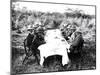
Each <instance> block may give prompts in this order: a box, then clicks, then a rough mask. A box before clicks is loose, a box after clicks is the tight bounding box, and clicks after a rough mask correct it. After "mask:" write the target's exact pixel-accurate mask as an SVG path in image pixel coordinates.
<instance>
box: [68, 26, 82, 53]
mask: <svg viewBox="0 0 100 75" xmlns="http://www.w3.org/2000/svg"><path fill="white" fill-rule="evenodd" d="M69 28H70V30H69V33H68V38H69V43H70V45H71V46H70V52H71V53H78V52H80V51H81V49H82V46H83V42H84V40H83V36H82V33H81V32H79V31H76V26H74V25H73V26H70V27H69Z"/></svg>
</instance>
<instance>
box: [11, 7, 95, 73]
mask: <svg viewBox="0 0 100 75" xmlns="http://www.w3.org/2000/svg"><path fill="white" fill-rule="evenodd" d="M23 10H24V11H23ZM11 12H12V14H11V19H12V20H11V22H12V24H11V27H12V28H11V29H12V32H11V33H12V39H11V40H12V41H11V42H12V59H11V60H12V61H11V63H12V64H11V65H12V73H31V72H48V71H49V72H51V71H65V70H67V71H68V70H86V69H95V68H96V25H95V15H88V14H85V13H82V12H81V11H72V12H71V13H68V12H67V11H66V12H65V13H58V12H53V13H49V12H47V13H45V12H40V11H27V9H26V8H23V9H22V10H14V6H12V9H11ZM53 20H55V21H56V22H57V23H58V24H59V26H60V27H62V28H63V29H64V28H66V26H67V25H68V24H72V25H76V26H77V30H79V31H81V32H82V34H83V38H84V40H85V43H84V47H83V51H84V52H83V58H84V60H83V61H82V62H78V63H77V62H74V63H73V64H71V65H70V66H69V67H68V68H65V69H62V67H59V66H56V67H50V68H41V66H39V65H37V64H36V63H35V61H33V60H32V59H34V57H30V59H29V61H28V62H30V63H28V65H27V66H26V65H23V64H21V63H22V60H23V59H24V57H25V54H24V48H23V40H24V39H25V37H26V36H27V34H28V32H27V27H28V26H29V25H34V24H35V22H36V21H38V22H41V24H42V25H43V26H44V27H45V26H46V25H49V24H50V23H51V22H52V21H53ZM63 25H65V26H64V27H63ZM18 31H19V32H20V33H21V34H19V33H17V32H18ZM76 63H77V64H78V65H79V66H78V67H77V66H76Z"/></svg>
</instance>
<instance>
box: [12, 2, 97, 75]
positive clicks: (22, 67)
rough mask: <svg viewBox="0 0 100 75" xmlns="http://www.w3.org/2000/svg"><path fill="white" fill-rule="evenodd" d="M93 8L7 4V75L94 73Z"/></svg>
mask: <svg viewBox="0 0 100 75" xmlns="http://www.w3.org/2000/svg"><path fill="white" fill-rule="evenodd" d="M95 12H96V6H95V5H81V4H78V5H77V4H67V3H52V2H51V3H50V2H37V1H19V0H12V1H11V74H12V75H17V74H34V73H49V72H67V71H79V70H81V71H82V70H95V69H96V13H95Z"/></svg>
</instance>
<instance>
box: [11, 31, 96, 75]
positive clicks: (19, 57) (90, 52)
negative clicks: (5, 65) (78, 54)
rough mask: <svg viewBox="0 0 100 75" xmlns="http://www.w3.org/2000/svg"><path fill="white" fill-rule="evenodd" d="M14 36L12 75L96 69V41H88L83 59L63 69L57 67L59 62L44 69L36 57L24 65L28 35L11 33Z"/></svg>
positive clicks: (12, 42)
mask: <svg viewBox="0 0 100 75" xmlns="http://www.w3.org/2000/svg"><path fill="white" fill-rule="evenodd" d="M11 33H12V35H11V37H12V39H11V40H12V41H11V44H12V49H11V55H12V56H11V70H12V75H16V74H17V73H34V72H36V73H40V72H54V71H73V70H74V71H75V70H90V69H96V43H95V42H94V41H89V40H88V41H86V42H85V44H84V47H83V52H82V59H81V58H79V59H77V60H73V61H72V62H70V64H69V65H65V66H64V67H62V66H61V65H56V66H55V67H53V66H54V64H57V61H55V62H54V64H53V66H50V67H48V68H46V67H45V68H43V67H41V66H40V65H38V64H37V63H36V61H35V60H34V59H35V57H34V56H31V57H29V59H28V60H27V62H26V64H22V61H23V59H24V58H25V52H24V47H23V40H24V39H25V37H26V36H27V34H28V33H19V34H18V33H16V31H12V32H11Z"/></svg>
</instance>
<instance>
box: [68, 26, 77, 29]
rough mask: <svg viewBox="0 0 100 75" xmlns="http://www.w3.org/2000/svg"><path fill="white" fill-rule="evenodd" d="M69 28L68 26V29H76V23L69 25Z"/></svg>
mask: <svg viewBox="0 0 100 75" xmlns="http://www.w3.org/2000/svg"><path fill="white" fill-rule="evenodd" d="M67 28H68V29H71V30H76V26H75V25H68V27H67Z"/></svg>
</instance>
